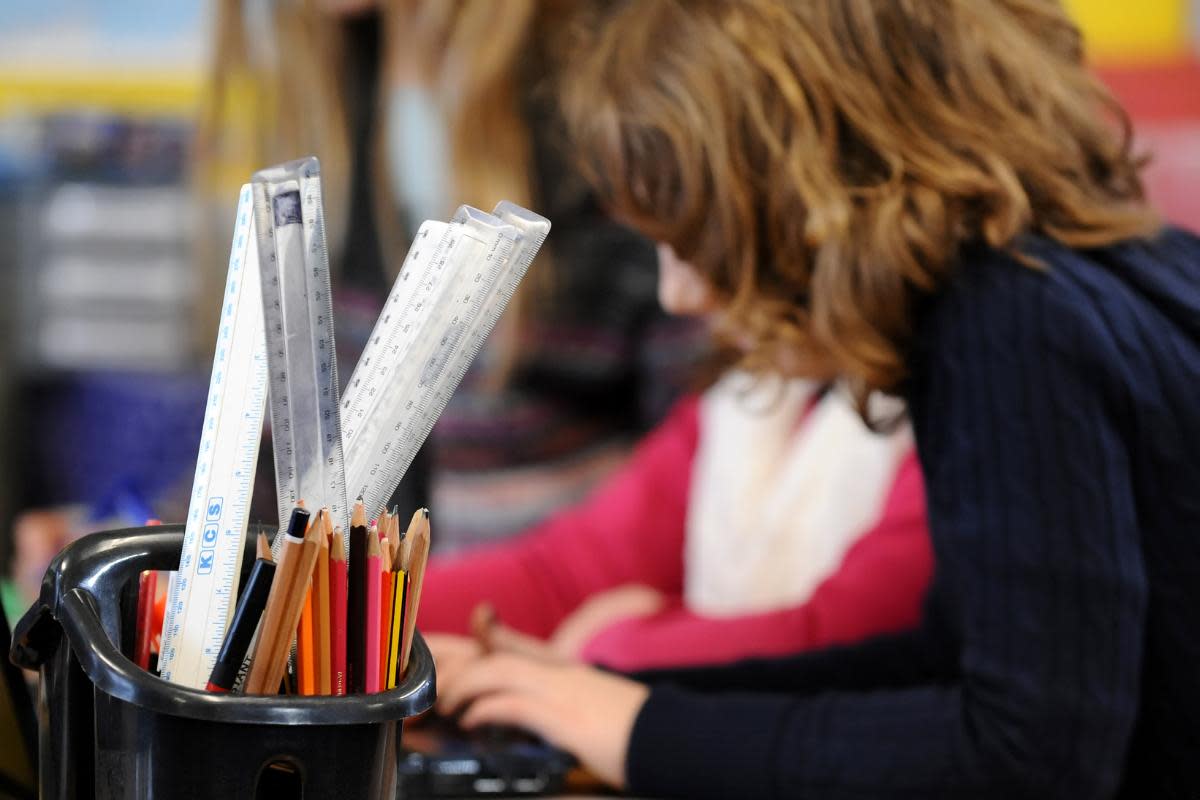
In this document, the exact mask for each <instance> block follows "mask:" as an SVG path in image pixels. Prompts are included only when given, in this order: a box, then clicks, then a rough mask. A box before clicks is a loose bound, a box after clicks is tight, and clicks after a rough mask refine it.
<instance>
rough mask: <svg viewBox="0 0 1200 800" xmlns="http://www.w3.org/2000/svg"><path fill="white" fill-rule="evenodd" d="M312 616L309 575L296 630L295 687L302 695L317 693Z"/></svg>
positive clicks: (311, 594) (311, 588) (310, 577)
mask: <svg viewBox="0 0 1200 800" xmlns="http://www.w3.org/2000/svg"><path fill="white" fill-rule="evenodd" d="M319 552H320V551H318V553H319ZM313 616H314V615H313V584H312V576H311V575H310V576H309V579H308V589H307V590H306V591H305V592H304V608H303V609H301V611H300V625H299V626H298V627H297V628H296V685H297V686H298V687H299V689H300V694H302V695H314V694H316V693H317V658H316V656H317V654H316V641H315V635H316V634H315V631H314V630H313V627H314V626H313Z"/></svg>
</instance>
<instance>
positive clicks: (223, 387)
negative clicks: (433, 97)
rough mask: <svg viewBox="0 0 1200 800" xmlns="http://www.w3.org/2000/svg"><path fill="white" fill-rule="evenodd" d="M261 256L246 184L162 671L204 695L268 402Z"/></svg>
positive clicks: (225, 616) (171, 595)
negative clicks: (260, 271)
mask: <svg viewBox="0 0 1200 800" xmlns="http://www.w3.org/2000/svg"><path fill="white" fill-rule="evenodd" d="M257 256H258V252H257V248H256V245H255V237H254V219H253V214H252V198H251V192H250V187H249V185H247V186H244V187H242V192H241V197H240V201H239V203H238V212H237V218H236V224H235V229H234V234H233V248H232V252H231V254H230V257H229V272H228V278H227V281H226V286H225V297H224V300H223V303H222V307H221V318H220V323H219V327H218V331H217V345H216V351H215V353H214V355H213V369H212V376H211V378H210V381H209V392H208V402H207V405H206V408H205V416H204V426H203V429H202V432H201V439H200V448H199V453H198V455H197V459H196V475H195V480H194V482H193V486H192V494H191V498H190V501H189V504H188V516H187V522H186V525H185V528H184V540H183V550H182V552H181V554H180V560H179V570H178V572H177V573H176V576H175V579H174V580H173V581H172V582H171V585H170V587H169V589H168V597H167V607H166V619H165V621H164V624H163V636H162V647H161V650H162V652H161V655H160V672H161V674H162V677H163V678H165V679H166V680H170V681H173V682H175V683H180V684H183V685H186V686H191V687H194V688H203V687H204V685H205V684H206V682H207V681H208V677H209V674H210V673H211V672H212V668H213V665H214V663H215V662H216V658H217V653H218V651H219V650H220V647H221V643H222V641H223V640H224V638H225V631H226V629H227V627H228V625H229V620H230V617H231V616H232V614H233V600H234V598H235V597H236V596H237V590H238V582H239V579H240V576H241V563H242V553H243V546H244V543H245V537H246V526H247V522H248V514H249V507H250V496H251V493H252V491H253V486H254V474H255V468H256V466H257V462H258V447H259V441H260V439H261V436H262V424H263V417H264V413H265V410H264V409H265V405H266V396H267V357H266V351H265V344H264V342H265V338H264V331H263V316H262V296H261V286H260V281H259V269H258V257H257Z"/></svg>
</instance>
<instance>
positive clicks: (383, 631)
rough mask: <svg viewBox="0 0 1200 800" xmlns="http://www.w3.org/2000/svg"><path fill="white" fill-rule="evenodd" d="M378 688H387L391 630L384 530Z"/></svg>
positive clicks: (387, 548)
mask: <svg viewBox="0 0 1200 800" xmlns="http://www.w3.org/2000/svg"><path fill="white" fill-rule="evenodd" d="M379 549H380V550H381V551H382V553H381V555H380V558H379V567H380V570H379V571H380V587H379V666H378V667H377V668H376V669H377V670H378V671H379V688H380V689H381V690H382V689H386V688H387V661H388V636H389V635H390V634H391V632H392V545H391V543H390V542H389V541H388V540H387V536H386V531H382V530H381V531H380V532H379Z"/></svg>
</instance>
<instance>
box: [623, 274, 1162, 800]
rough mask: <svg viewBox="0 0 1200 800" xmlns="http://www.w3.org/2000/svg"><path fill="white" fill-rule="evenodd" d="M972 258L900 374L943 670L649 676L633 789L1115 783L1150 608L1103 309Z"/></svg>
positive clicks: (833, 796)
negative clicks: (931, 562) (855, 675)
mask: <svg viewBox="0 0 1200 800" xmlns="http://www.w3.org/2000/svg"><path fill="white" fill-rule="evenodd" d="M997 258H998V257H997ZM976 267H977V268H976ZM964 272H966V273H967V274H968V275H969V277H967V278H965V279H963V281H962V282H961V284H960V285H958V286H956V287H952V288H951V289H948V290H947V291H946V292H945V293H944V294H943V296H942V297H941V298H940V299H939V300H938V301H937V305H936V306H935V307H934V310H933V311H931V312H929V313H930V315H931V316H930V317H929V318H928V319H927V322H928V324H927V325H925V326H924V327H923V328H922V331H923V337H922V341H924V342H926V343H927V344H926V346H925V348H924V350H923V351H922V353H921V354H920V355H919V356H917V357H916V358H915V361H914V363H915V365H916V366H915V368H914V370H913V380H912V384H911V387H910V391H909V403H910V409H911V411H912V414H913V422H914V429H915V432H916V437H917V443H918V449H919V451H920V454H921V459H922V465H923V467H924V471H925V480H926V487H927V492H928V504H929V518H930V528H931V536H932V540H933V546H934V553H935V560H936V565H937V566H936V570H937V573H938V575H937V578H936V583H937V585H938V587H939V592H940V593H941V594H942V595H943V597H942V598H941V599H942V600H943V603H942V605H943V606H944V608H946V609H947V610H948V613H949V616H950V618H951V619H950V624H951V627H952V629H953V630H954V631H955V633H956V636H957V638H958V639H959V641H957V642H956V643H955V651H956V652H957V663H956V670H955V674H954V675H953V677H952V678H951V679H949V680H944V681H938V682H933V681H930V682H927V683H925V684H923V685H913V686H907V687H904V688H889V689H881V690H878V691H870V692H866V691H850V690H838V691H824V692H821V691H814V689H815V688H816V687H812V686H804V685H803V684H800V683H797V684H796V685H794V686H787V685H786V683H785V682H784V681H783V680H780V671H782V668H781V670H777V671H776V673H775V676H774V677H775V678H776V683H775V686H774V687H773V688H774V689H775V690H776V692H777V693H763V692H755V693H746V692H742V693H737V694H724V695H721V694H715V695H714V694H701V693H697V692H694V691H688V690H683V689H679V688H674V687H671V686H669V685H667V686H661V685H656V686H655V687H654V688H653V689H652V691H651V694H650V697H649V699H648V700H647V702H646V703H645V705H644V706H643V708H642V709H641V712H640V714H639V716H638V718H637V721H636V723H635V726H634V730H633V733H632V736H631V741H630V744H629V751H628V758H627V777H628V782H629V787H630V789H631V791H632V792H633V793H634V794H637V795H643V796H655V797H658V796H669V797H693V798H706V797H713V798H716V797H761V798H773V797H813V798H827V799H828V800H839V798H863V797H911V798H937V797H952V798H1015V797H1050V796H1053V797H1072V798H1080V799H1081V800H1084V799H1086V798H1102V797H1109V796H1111V795H1112V793H1113V792H1114V791H1115V790H1116V787H1117V783H1118V781H1119V776H1120V770H1121V765H1122V763H1123V760H1124V755H1125V752H1126V749H1127V746H1128V742H1129V739H1130V736H1131V732H1132V729H1133V725H1134V720H1135V716H1136V712H1137V698H1138V686H1139V679H1140V669H1141V652H1142V641H1143V639H1144V616H1145V609H1146V604H1147V583H1146V577H1145V572H1144V565H1143V556H1142V552H1141V549H1140V543H1139V529H1138V522H1137V514H1136V510H1135V504H1134V500H1133V489H1132V483H1133V482H1132V480H1131V477H1130V469H1131V468H1130V464H1129V457H1128V454H1127V452H1126V447H1125V445H1124V439H1123V436H1122V434H1123V425H1122V422H1123V413H1124V409H1123V407H1122V405H1121V403H1122V394H1121V389H1120V381H1119V380H1118V378H1117V377H1116V376H1117V375H1118V374H1119V373H1120V362H1121V356H1120V354H1119V352H1118V349H1117V348H1116V347H1115V345H1114V344H1113V340H1112V338H1111V335H1110V332H1109V331H1107V330H1106V325H1105V320H1104V319H1103V317H1102V315H1101V314H1102V310H1101V309H1100V308H1099V307H1098V306H1096V305H1094V304H1092V303H1090V302H1088V300H1087V298H1081V297H1078V296H1076V295H1074V294H1073V293H1072V289H1071V287H1070V286H1069V285H1066V284H1064V283H1063V281H1062V280H1061V279H1055V278H1054V276H1053V270H1052V269H1048V270H1046V271H1044V272H1043V271H1035V270H1032V269H1028V268H1026V267H1022V266H1017V265H1015V264H1012V263H1008V262H1004V261H1000V262H999V263H995V264H979V265H972V268H970V269H967V270H965V271H964ZM869 646H870V645H869ZM852 655H853V648H851V650H850V652H848V653H843V654H842V656H843V658H852ZM816 657H817V658H821V657H822V654H816ZM803 667H804V659H803V658H801V659H799V660H798V661H797V663H796V668H795V669H794V670H793V672H794V674H795V675H796V676H797V680H798V681H802V680H803V676H804V675H806V674H808V671H807V670H805V669H804V668H803ZM753 668H754V669H755V670H758V671H760V672H761V671H762V670H763V669H764V667H763V665H761V664H760V665H757V666H754V667H753ZM727 678H728V682H729V683H730V684H734V685H743V686H744V685H745V680H744V679H743V678H739V676H738V674H737V669H733V670H731V671H730V672H729V673H728V675H727ZM710 685H711V683H710Z"/></svg>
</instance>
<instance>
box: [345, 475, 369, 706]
mask: <svg viewBox="0 0 1200 800" xmlns="http://www.w3.org/2000/svg"><path fill="white" fill-rule="evenodd" d="M367 535H368V534H367V511H366V508H364V506H363V501H362V498H361V497H360V498H358V500H357V501H356V502H355V503H354V513H353V514H352V515H351V517H350V563H349V565H348V567H349V578H348V581H347V583H348V584H349V585H348V587H347V588H348V591H347V595H348V602H347V603H346V694H354V693H356V692H362V691H365V690H366V687H367V664H366V662H365V661H364V660H363V659H364V653H365V644H366V639H365V638H364V637H365V635H366V624H367Z"/></svg>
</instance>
